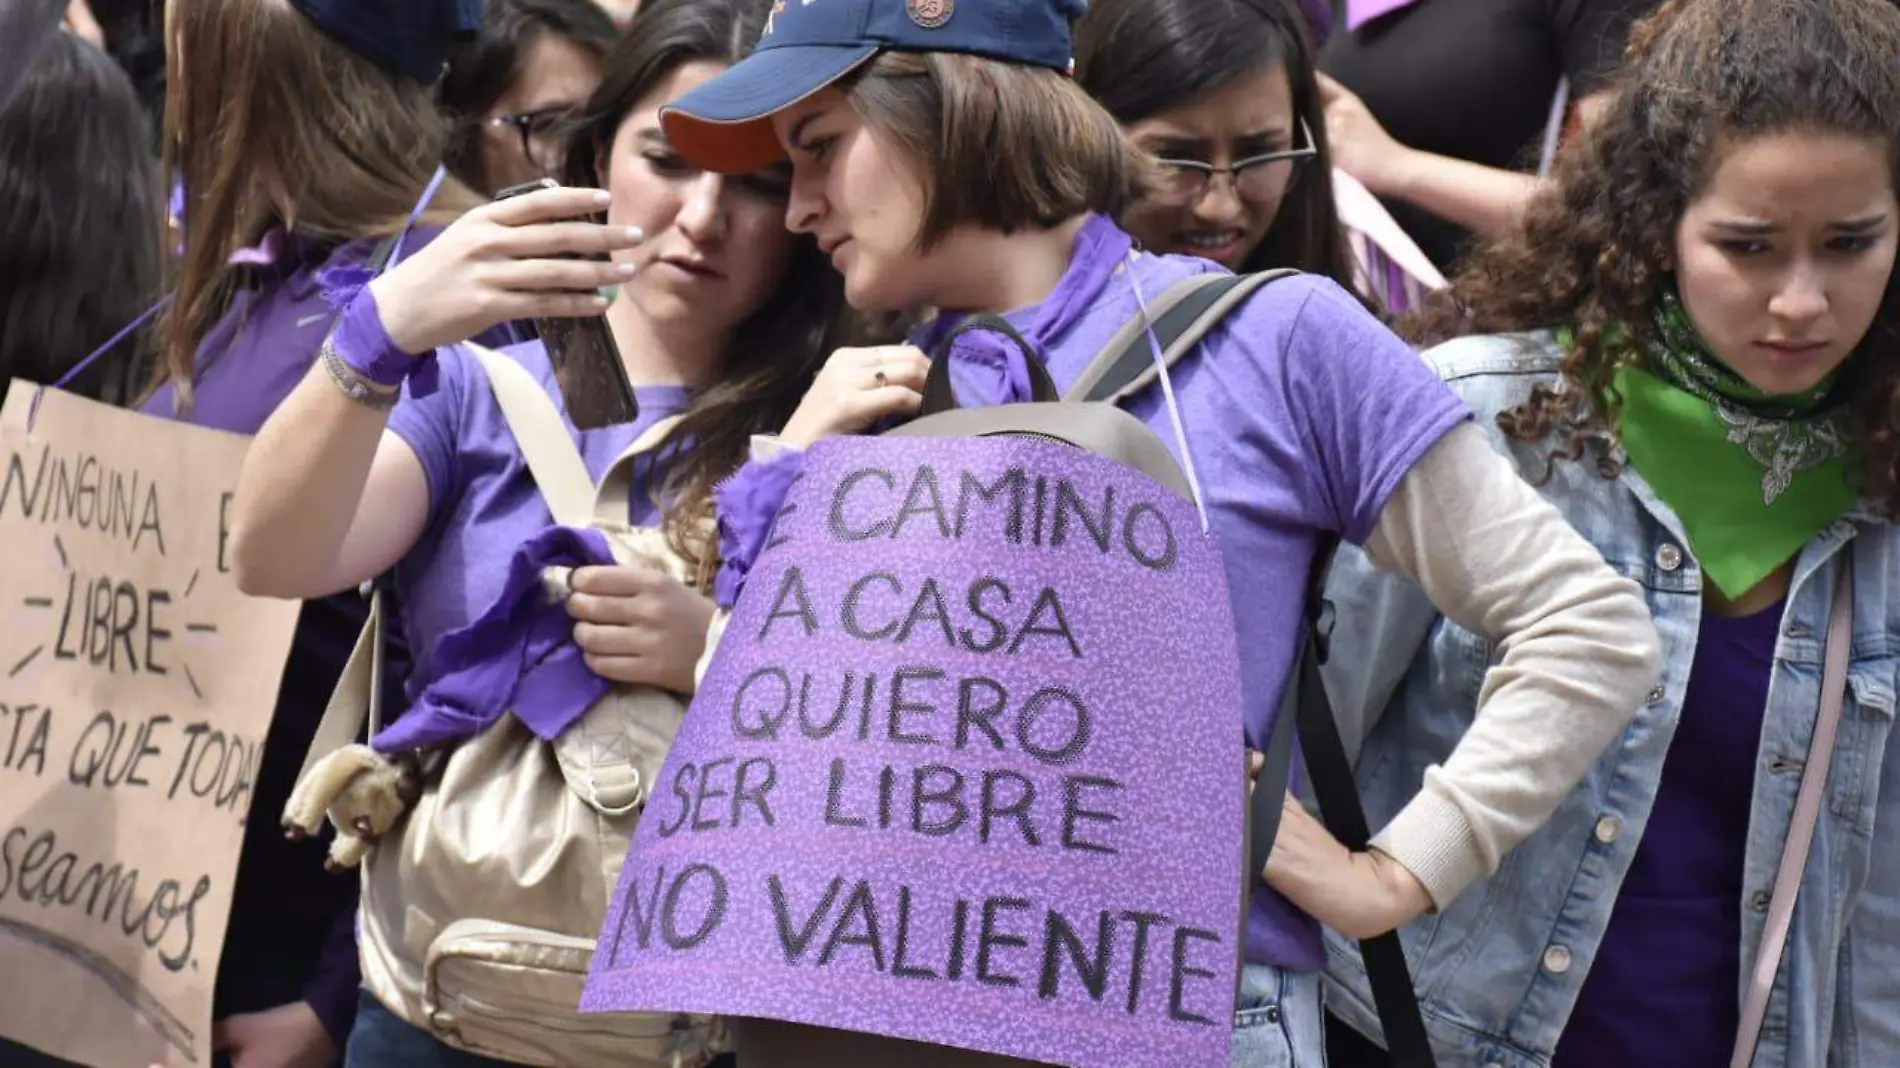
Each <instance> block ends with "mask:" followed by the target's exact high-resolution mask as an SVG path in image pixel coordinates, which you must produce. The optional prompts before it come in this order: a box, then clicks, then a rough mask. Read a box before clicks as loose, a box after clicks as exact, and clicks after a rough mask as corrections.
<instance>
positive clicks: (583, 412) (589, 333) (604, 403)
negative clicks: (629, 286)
mask: <svg viewBox="0 0 1900 1068" xmlns="http://www.w3.org/2000/svg"><path fill="white" fill-rule="evenodd" d="M559 188H560V185H559V183H557V182H555V181H554V180H553V179H552V178H542V179H539V180H536V181H533V182H527V183H524V184H522V185H516V186H510V187H508V188H507V189H504V190H502V191H501V192H500V193H498V194H496V196H495V199H496V201H498V202H499V201H505V200H509V199H512V198H514V197H518V196H522V195H525V194H528V193H534V192H538V191H540V190H544V189H559ZM596 221H599V220H596ZM571 255H572V256H573V257H574V258H578V259H591V260H595V261H597V262H607V261H608V260H610V259H611V254H610V253H606V254H585V253H573V254H571ZM613 285H614V286H615V291H617V289H618V281H616V282H614V283H613ZM607 299H608V300H610V301H611V300H612V299H613V298H612V297H611V296H609V297H608V298H607ZM533 321H534V328H535V332H536V333H537V334H539V335H540V337H541V343H542V344H543V345H544V346H546V348H547V353H548V362H550V363H552V364H553V365H554V377H555V381H557V382H558V383H560V386H561V398H562V400H563V402H564V403H565V404H566V407H567V417H568V419H569V421H571V422H572V423H573V424H574V425H575V426H576V427H579V428H580V429H582V430H595V429H598V428H600V427H604V426H613V425H615V424H618V423H631V422H633V421H634V419H636V418H637V417H638V416H639V414H640V404H639V401H638V400H636V399H635V397H634V393H633V383H632V381H630V380H629V379H628V378H627V365H626V364H625V363H623V362H621V359H620V349H619V347H618V346H616V345H615V344H614V339H613V334H612V332H611V331H609V330H608V329H607V323H606V320H604V319H602V318H601V317H600V316H599V315H598V314H596V315H588V316H584V317H575V316H560V315H553V316H549V315H538V316H535V317H534V320H533Z"/></svg>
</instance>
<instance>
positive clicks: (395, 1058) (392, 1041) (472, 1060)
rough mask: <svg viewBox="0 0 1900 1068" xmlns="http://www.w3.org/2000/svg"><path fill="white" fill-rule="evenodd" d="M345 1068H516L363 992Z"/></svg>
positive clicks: (723, 1065)
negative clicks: (441, 1037) (412, 1022)
mask: <svg viewBox="0 0 1900 1068" xmlns="http://www.w3.org/2000/svg"><path fill="white" fill-rule="evenodd" d="M732 1065H733V1060H732V1055H731V1054H727V1055H725V1056H723V1057H719V1058H717V1059H715V1060H714V1061H713V1062H712V1063H711V1064H709V1065H707V1066H706V1068H732ZM343 1068H516V1066H515V1065H513V1064H511V1063H510V1062H508V1061H500V1060H496V1059H495V1058H493V1057H484V1056H482V1055H481V1054H479V1053H468V1052H465V1051H463V1050H459V1049H456V1048H455V1047H453V1046H448V1045H444V1044H442V1043H441V1042H439V1041H437V1040H436V1038H435V1036H434V1035H431V1034H429V1033H428V1032H427V1031H423V1030H420V1029H418V1028H415V1027H411V1026H409V1025H408V1024H406V1023H404V1022H403V1021H401V1020H399V1019H397V1018H396V1016H395V1014H394V1013H392V1012H390V1011H389V1010H388V1009H385V1008H383V1003H382V1002H380V1001H377V1000H376V999H375V998H373V997H371V996H370V995H369V992H368V991H364V992H363V995H362V998H361V1000H360V1001H359V1002H358V1003H357V1009H356V1030H354V1031H351V1032H350V1048H349V1051H348V1053H347V1055H346V1056H345V1058H344V1062H343Z"/></svg>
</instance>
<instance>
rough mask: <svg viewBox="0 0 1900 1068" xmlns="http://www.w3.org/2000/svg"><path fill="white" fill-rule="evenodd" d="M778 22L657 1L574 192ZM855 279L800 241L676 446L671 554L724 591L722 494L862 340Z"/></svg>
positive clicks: (599, 120)
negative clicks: (684, 75)
mask: <svg viewBox="0 0 1900 1068" xmlns="http://www.w3.org/2000/svg"><path fill="white" fill-rule="evenodd" d="M770 17H771V0H648V2H647V3H645V4H643V5H642V6H641V8H640V13H639V14H638V15H636V16H634V19H633V22H632V24H631V25H629V27H628V28H627V32H626V33H625V35H623V36H622V37H621V39H620V43H619V45H617V46H616V48H615V50H614V51H613V53H612V54H610V55H609V56H608V57H607V63H606V66H605V71H606V77H605V78H604V79H603V80H602V81H601V83H600V87H599V88H598V89H596V90H595V91H594V96H593V98H592V99H591V100H589V101H588V102H587V104H586V105H585V106H584V107H583V108H581V110H580V113H579V114H578V115H577V116H576V118H575V119H574V122H573V125H572V129H571V133H570V139H569V141H568V146H567V163H566V172H565V176H564V177H565V182H566V184H568V185H572V186H595V185H598V186H605V185H606V184H607V163H608V160H609V159H610V157H611V153H612V148H613V140H614V134H615V131H617V130H618V129H619V128H620V124H621V123H622V122H624V121H625V120H626V117H627V115H628V114H629V113H631V112H632V111H633V109H634V108H636V107H638V106H639V105H640V103H641V102H642V101H644V100H646V99H647V98H648V97H650V96H652V94H653V93H654V92H655V91H657V90H658V89H659V88H660V85H661V83H662V82H664V81H665V80H666V79H667V78H668V77H669V76H671V75H672V73H673V72H674V71H676V70H678V69H679V68H681V67H683V66H685V65H686V64H688V63H693V62H697V61H711V62H716V63H737V62H738V61H739V60H741V59H743V58H745V57H746V55H747V54H749V53H750V52H751V51H752V48H753V46H754V45H755V44H756V43H757V42H758V39H759V36H760V35H761V34H762V33H763V32H764V30H765V23H766V20H767V19H768V18H770ZM858 329H859V325H858V323H857V322H856V320H854V319H853V318H852V317H851V316H850V313H849V309H848V308H847V307H846V306H845V302H844V280H843V278H842V277H840V276H839V274H838V272H837V271H834V270H832V268H831V264H830V263H829V262H828V261H827V260H826V258H825V257H824V256H823V255H821V254H820V253H819V251H818V245H817V242H816V241H814V240H813V239H812V238H811V237H809V236H803V237H798V238H797V239H796V242H795V248H794V251H793V253H792V262H791V264H790V265H789V266H788V267H787V269H786V272H785V278H784V280H783V281H782V282H780V284H779V287H778V290H777V292H776V293H775V294H774V295H773V296H772V298H771V299H770V300H768V301H767V302H766V304H765V306H764V307H762V308H760V309H759V310H758V311H756V312H754V313H753V314H752V316H751V318H749V319H747V320H746V321H745V322H743V323H741V324H739V328H738V329H737V330H736V331H735V332H734V334H733V337H732V342H731V343H730V344H729V345H728V346H727V350H726V353H725V357H724V360H723V362H722V363H721V364H720V366H719V370H718V373H717V375H716V376H715V377H714V379H713V382H712V384H711V385H710V386H708V387H707V388H706V389H705V390H704V391H703V392H701V393H700V394H698V396H696V397H695V398H694V400H693V406H692V408H691V409H690V410H689V411H688V412H687V413H686V415H685V417H684V418H683V419H681V420H680V423H679V425H678V426H677V427H675V428H674V429H673V431H672V433H671V434H669V435H668V437H667V443H666V448H668V449H670V450H679V451H678V452H677V453H676V455H675V456H674V458H673V462H672V463H671V465H670V466H669V468H668V472H667V475H666V478H665V480H664V484H663V485H661V486H659V487H658V488H657V492H656V494H655V497H656V503H659V504H660V505H661V506H662V512H663V514H664V516H665V521H664V526H665V531H666V538H667V544H668V546H669V547H671V548H672V549H673V551H674V552H676V553H678V554H679V555H680V557H681V558H682V559H683V560H685V561H686V562H687V564H688V566H689V567H691V568H692V569H693V570H694V571H695V572H696V574H697V583H696V584H697V585H698V586H699V587H700V588H701V589H702V590H710V589H711V588H712V579H713V574H714V572H715V571H716V570H717V569H718V567H719V545H718V539H717V538H716V537H715V536H713V534H712V519H713V491H714V489H715V488H716V487H717V486H718V484H719V483H720V482H721V481H723V480H725V479H726V478H728V477H730V476H731V474H732V473H733V472H734V471H736V470H738V468H739V465H740V464H743V463H744V462H745V460H746V457H747V455H748V454H749V452H750V449H751V442H752V436H753V435H754V434H772V433H777V432H778V431H779V429H780V428H781V427H783V426H784V425H785V423H786V421H787V420H789V419H790V418H791V417H792V413H793V412H794V411H796V410H797V409H798V403H799V401H801V400H803V399H804V397H805V391H806V390H807V389H809V388H811V384H812V380H813V379H814V378H815V377H816V376H817V374H818V369H819V368H820V367H821V366H823V365H824V362H825V358H826V357H828V356H830V355H831V353H832V350H834V349H836V348H838V347H839V346H841V345H845V344H850V343H852V342H854V341H857V340H858V337H857V334H856V331H857V330H858Z"/></svg>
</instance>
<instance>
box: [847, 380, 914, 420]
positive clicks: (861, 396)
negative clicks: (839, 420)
mask: <svg viewBox="0 0 1900 1068" xmlns="http://www.w3.org/2000/svg"><path fill="white" fill-rule="evenodd" d="M923 406H924V395H923V394H922V393H919V392H917V390H916V389H915V388H913V387H911V386H879V387H878V388H876V389H868V390H865V391H864V392H862V393H856V394H853V395H851V396H850V397H848V398H846V400H845V411H846V413H847V415H848V417H849V419H850V421H851V429H853V430H862V429H864V428H865V427H868V426H870V425H871V424H872V423H875V422H877V421H878V420H880V419H884V418H886V417H888V416H893V415H915V414H917V412H918V411H920V410H921V409H922V408H923Z"/></svg>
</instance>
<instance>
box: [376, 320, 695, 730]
mask: <svg viewBox="0 0 1900 1068" xmlns="http://www.w3.org/2000/svg"><path fill="white" fill-rule="evenodd" d="M502 352H504V353H505V354H507V355H508V356H511V357H513V358H514V359H515V360H516V361H517V362H519V363H520V364H521V365H522V366H524V367H526V368H527V369H528V370H529V371H530V372H531V373H533V375H534V376H535V378H536V379H537V380H538V381H540V382H541V384H542V386H543V387H544V388H546V389H547V391H548V394H549V396H551V397H552V398H553V399H554V403H555V404H556V406H559V405H560V403H561V393H560V388H559V387H558V386H557V385H556V384H555V381H554V368H553V366H552V365H550V364H549V363H548V357H547V350H546V349H544V348H543V347H542V346H541V343H540V342H539V341H530V342H525V343H522V344H519V345H511V346H508V347H507V348H504V349H503V350H502ZM435 359H436V362H437V363H438V364H439V365H440V373H441V382H440V384H439V386H438V387H437V389H436V391H435V392H434V393H432V394H430V395H429V396H427V397H422V398H416V397H412V396H408V395H405V396H404V398H403V401H402V403H401V404H398V405H397V406H396V409H395V411H394V412H392V413H391V414H390V419H389V429H390V430H391V431H393V432H395V433H396V434H397V435H398V436H399V437H401V438H402V440H403V441H405V442H407V443H408V445H409V447H410V448H411V449H413V450H414V451H415V454H416V458H417V459H418V460H420V461H422V470H423V474H424V475H425V476H426V477H427V478H428V482H429V522H428V526H427V527H425V528H424V530H423V533H422V537H421V538H420V539H418V540H417V542H416V544H415V545H414V547H412V548H411V549H410V550H409V553H408V555H406V556H404V557H403V559H402V562H401V563H399V564H397V565H396V570H395V575H394V581H395V587H396V593H397V597H398V599H399V600H400V602H401V604H402V623H403V632H404V635H405V637H407V638H408V641H409V648H410V649H412V650H414V661H415V663H414V668H413V669H412V670H411V672H410V675H409V693H410V696H411V697H414V696H415V695H417V694H420V693H421V692H422V691H423V689H425V688H426V687H427V686H428V684H429V683H430V682H431V681H432V680H433V679H434V678H435V676H436V673H437V671H436V666H435V664H434V662H433V659H432V655H431V654H432V651H433V649H434V647H435V644H436V641H437V640H438V639H439V638H441V637H442V636H443V635H445V634H448V633H450V632H452V631H456V630H459V629H461V628H463V627H465V626H467V625H469V624H470V623H472V622H474V621H475V619H477V618H478V617H480V616H481V614H482V613H483V612H485V611H486V610H487V609H488V607H489V606H490V605H492V604H493V603H494V602H495V598H496V597H497V596H499V595H500V594H501V590H502V583H503V581H504V580H505V579H506V577H507V572H508V561H509V559H510V557H512V556H513V554H514V552H515V550H516V548H518V547H519V546H520V545H521V544H522V543H523V542H525V541H527V540H528V539H529V538H532V537H534V536H535V535H537V534H540V533H541V532H542V531H543V530H545V529H547V528H548V527H549V526H551V525H553V523H554V518H553V516H552V515H551V514H550V513H549V511H548V506H547V503H546V502H545V501H544V500H542V498H541V491H540V490H539V489H538V488H537V487H536V485H535V482H534V475H533V474H532V473H531V472H530V471H529V470H528V462H527V460H526V459H525V458H523V456H522V455H521V448H520V446H519V445H517V444H516V443H515V438H514V435H513V433H511V432H510V431H509V429H508V421H507V420H506V419H505V418H504V417H503V416H502V413H501V407H500V405H499V404H497V403H496V401H495V394H494V391H493V390H492V389H490V388H489V385H488V376H487V375H486V374H485V373H484V372H483V371H482V367H481V364H480V363H479V362H478V361H477V360H476V358H475V357H474V355H472V354H471V353H469V352H468V351H467V350H465V349H461V348H449V349H439V350H437V352H436V356H435ZM634 395H635V398H636V399H637V400H638V401H639V404H640V417H639V419H637V420H635V421H634V422H632V423H625V424H622V425H620V426H610V427H603V428H601V429H599V430H585V431H581V430H573V429H572V428H571V427H570V428H569V432H570V433H571V434H573V436H574V440H575V444H576V445H577V446H578V447H579V448H580V453H581V456H582V458H583V459H584V460H586V462H587V471H588V474H590V475H592V476H593V477H594V478H595V479H596V480H598V479H599V478H600V477H601V476H602V475H603V474H605V473H606V471H607V468H608V466H609V465H611V464H612V463H613V461H614V460H615V459H617V458H618V457H619V456H620V454H621V453H622V452H624V451H625V450H626V448H627V447H628V446H629V445H632V444H633V443H634V441H635V440H636V439H637V438H638V437H639V436H640V435H641V434H642V433H644V432H645V431H646V429H647V427H649V426H651V425H653V424H654V423H656V422H658V421H659V420H660V419H662V418H665V417H667V416H670V415H675V414H678V413H679V412H682V411H685V410H686V408H687V406H688V405H689V404H691V402H692V395H691V393H690V392H689V391H688V390H687V389H685V388H684V387H679V386H649V387H643V388H640V389H637V390H635V391H634ZM667 455H668V456H671V455H673V454H672V453H671V452H670V451H669V452H668V453H667ZM635 476H636V477H635V482H634V486H633V493H632V509H631V511H632V515H630V516H629V517H628V518H629V521H630V522H633V523H636V524H652V523H656V522H658V520H659V508H658V506H657V505H656V504H655V503H654V500H653V495H654V491H655V490H656V489H657V488H658V487H659V485H660V484H661V482H662V480H663V479H664V478H665V468H664V464H663V463H658V464H656V463H642V464H641V465H640V466H639V468H638V469H637V470H636V472H635Z"/></svg>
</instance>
